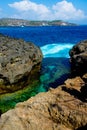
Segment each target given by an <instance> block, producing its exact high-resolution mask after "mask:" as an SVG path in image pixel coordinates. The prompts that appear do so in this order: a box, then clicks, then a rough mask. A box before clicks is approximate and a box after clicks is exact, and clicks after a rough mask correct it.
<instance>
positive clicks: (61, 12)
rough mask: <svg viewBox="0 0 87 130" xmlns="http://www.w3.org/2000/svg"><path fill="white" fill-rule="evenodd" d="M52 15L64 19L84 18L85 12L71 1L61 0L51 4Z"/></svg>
mask: <svg viewBox="0 0 87 130" xmlns="http://www.w3.org/2000/svg"><path fill="white" fill-rule="evenodd" d="M52 9H53V10H54V17H55V18H59V19H65V20H69V19H72V20H78V19H83V18H85V14H84V12H83V11H82V10H80V9H76V8H75V7H74V5H73V4H72V3H71V2H67V1H66V0H63V1H61V2H58V3H56V4H55V5H53V7H52Z"/></svg>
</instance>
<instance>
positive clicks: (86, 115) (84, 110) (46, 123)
mask: <svg viewBox="0 0 87 130" xmlns="http://www.w3.org/2000/svg"><path fill="white" fill-rule="evenodd" d="M86 58H87V57H86ZM86 88H87V73H86V74H84V75H83V76H81V77H80V76H77V77H74V78H72V79H67V80H66V81H65V83H64V84H63V85H61V86H59V87H57V88H56V89H51V88H50V90H49V91H48V92H46V93H39V94H38V95H36V96H35V97H31V98H30V99H29V100H27V101H25V102H22V103H18V104H17V105H16V107H15V109H12V110H9V111H8V112H6V113H4V114H2V115H1V118H0V130H19V129H21V130H83V129H84V130H85V129H87V89H86Z"/></svg>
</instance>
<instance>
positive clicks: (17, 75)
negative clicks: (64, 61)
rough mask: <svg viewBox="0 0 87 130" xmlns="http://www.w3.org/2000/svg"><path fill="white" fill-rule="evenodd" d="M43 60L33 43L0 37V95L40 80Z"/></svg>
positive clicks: (38, 49)
mask: <svg viewBox="0 0 87 130" xmlns="http://www.w3.org/2000/svg"><path fill="white" fill-rule="evenodd" d="M42 58H43V56H42V52H41V50H40V48H39V47H37V46H35V45H34V44H33V43H29V42H25V41H23V40H21V39H13V38H10V37H7V36H3V35H0V94H3V93H7V92H14V91H16V90H19V89H22V88H23V87H25V86H27V85H28V84H30V83H31V82H32V81H33V79H36V78H38V77H39V71H40V66H41V61H42Z"/></svg>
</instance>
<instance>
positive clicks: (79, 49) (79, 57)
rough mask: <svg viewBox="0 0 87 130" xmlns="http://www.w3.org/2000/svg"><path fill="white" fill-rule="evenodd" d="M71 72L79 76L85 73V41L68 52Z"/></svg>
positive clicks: (86, 43)
mask: <svg viewBox="0 0 87 130" xmlns="http://www.w3.org/2000/svg"><path fill="white" fill-rule="evenodd" d="M69 54H70V62H71V65H72V71H74V72H75V73H76V72H77V73H78V74H79V75H80V74H84V73H86V72H87V69H86V67H87V40H85V41H81V42H80V43H78V44H76V45H75V46H74V47H73V48H72V49H71V50H70V52H69Z"/></svg>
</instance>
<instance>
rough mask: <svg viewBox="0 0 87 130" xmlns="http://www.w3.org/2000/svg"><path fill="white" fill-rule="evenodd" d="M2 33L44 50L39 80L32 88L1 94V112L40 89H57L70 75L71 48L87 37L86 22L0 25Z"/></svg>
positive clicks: (44, 90) (40, 90) (43, 90)
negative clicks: (57, 24) (73, 23)
mask: <svg viewBox="0 0 87 130" xmlns="http://www.w3.org/2000/svg"><path fill="white" fill-rule="evenodd" d="M0 33H2V34H4V35H7V36H10V37H12V38H17V39H23V40H25V41H27V42H32V43H34V44H35V45H37V46H39V47H40V49H41V51H42V53H43V60H42V64H41V70H40V77H39V82H37V83H36V82H35V83H34V84H33V87H32V89H30V86H29V88H27V89H24V90H22V92H20V91H18V92H15V93H13V94H12V93H11V94H6V95H4V96H3V95H2V96H1V97H0V110H1V111H2V112H5V111H7V110H8V109H11V108H13V107H14V106H15V105H16V103H18V102H22V101H25V100H27V99H28V98H30V97H32V96H35V95H36V94H37V93H39V92H46V91H48V90H49V89H50V88H56V87H57V86H59V85H61V84H63V83H64V81H65V80H66V79H67V78H70V77H71V67H70V62H69V60H70V56H69V51H70V49H71V48H72V47H73V46H74V45H76V44H77V43H78V42H80V41H82V40H87V25H80V26H28V27H0Z"/></svg>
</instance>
